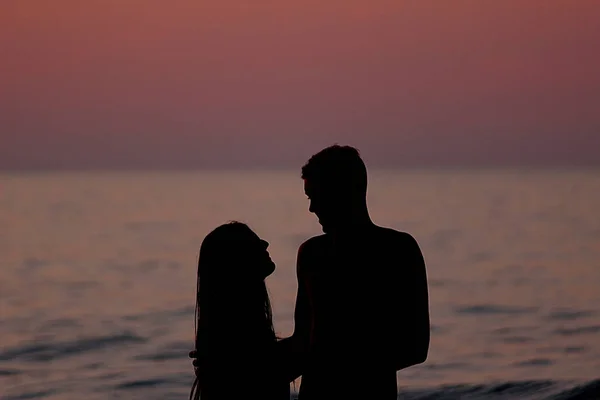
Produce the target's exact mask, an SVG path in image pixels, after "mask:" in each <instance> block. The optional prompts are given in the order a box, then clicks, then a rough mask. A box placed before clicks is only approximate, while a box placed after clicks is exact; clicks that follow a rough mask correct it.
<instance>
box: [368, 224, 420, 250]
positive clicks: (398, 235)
mask: <svg viewBox="0 0 600 400" xmlns="http://www.w3.org/2000/svg"><path fill="white" fill-rule="evenodd" d="M377 234H378V236H379V238H380V239H382V240H385V241H389V242H393V243H394V244H404V245H409V246H413V245H417V246H418V244H417V240H416V239H415V238H414V236H413V235H411V234H410V233H408V232H404V231H400V230H397V229H393V228H389V227H384V226H378V227H377Z"/></svg>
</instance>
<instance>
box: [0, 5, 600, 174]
mask: <svg viewBox="0 0 600 400" xmlns="http://www.w3.org/2000/svg"><path fill="white" fill-rule="evenodd" d="M334 142H339V143H348V144H352V145H355V146H357V147H358V148H359V149H360V150H361V152H362V153H363V154H364V156H365V159H367V160H368V161H369V163H370V165H382V166H430V165H431V166H438V165H502V164H508V165H515V164H525V165H540V164H544V165H578V164H596V165H600V1H597V0H561V1H556V0H543V1H542V0H517V1H506V0H503V1H482V0H471V1H463V0H453V1H434V0H430V1H427V0H411V1H402V0H370V1H357V0H320V1H317V0H302V1H286V0H271V1H261V0H257V1H247V0H218V1H217V0H169V1H167V0H84V1H82V0H52V1H48V0H2V1H1V4H0V143H1V146H0V169H5V170H6V169H32V168H33V169H46V168H49V169H50V168H69V169H70V168H74V169H77V168H204V167H217V168H220V167H227V168H236V167H251V166H256V167H273V166H285V167H287V166H292V167H293V166H299V165H300V164H301V163H303V162H304V161H305V160H306V159H307V158H308V157H309V156H310V155H311V154H312V153H314V152H316V151H317V150H319V149H320V148H322V147H324V146H326V145H329V144H332V143H334Z"/></svg>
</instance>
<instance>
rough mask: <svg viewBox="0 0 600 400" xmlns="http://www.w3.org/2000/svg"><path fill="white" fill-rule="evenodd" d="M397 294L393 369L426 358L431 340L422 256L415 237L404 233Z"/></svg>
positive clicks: (419, 362) (425, 275)
mask: <svg viewBox="0 0 600 400" xmlns="http://www.w3.org/2000/svg"><path fill="white" fill-rule="evenodd" d="M402 248H403V253H404V254H401V255H400V258H401V261H400V264H401V265H398V268H399V269H400V271H401V272H400V274H401V276H400V280H401V281H400V282H399V283H400V287H401V290H398V294H399V296H396V301H397V304H396V307H397V310H398V312H399V313H400V320H399V321H397V323H396V324H395V326H396V329H397V332H396V333H397V337H398V338H399V339H400V340H399V341H396V342H395V343H397V344H398V346H396V347H395V350H396V351H395V354H394V365H395V368H396V371H400V370H401V369H404V368H408V367H411V366H413V365H416V364H421V363H423V362H425V360H426V359H427V354H428V352H429V340H430V322H429V291H428V288H427V272H426V268H425V260H424V259H423V254H422V253H421V249H420V248H419V245H418V243H417V241H416V240H415V239H414V238H413V237H412V236H410V235H408V234H406V238H405V245H404V246H403V247H402Z"/></svg>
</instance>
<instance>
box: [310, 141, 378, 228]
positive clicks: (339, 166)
mask: <svg viewBox="0 0 600 400" xmlns="http://www.w3.org/2000/svg"><path fill="white" fill-rule="evenodd" d="M302 179H304V192H305V193H306V195H307V196H308V198H309V199H310V208H309V211H310V212H312V213H314V214H315V215H316V216H317V217H318V218H319V223H320V224H321V225H322V226H323V231H324V232H330V231H334V230H336V229H338V228H341V227H343V226H346V225H349V224H352V223H353V222H354V221H353V219H355V218H357V217H363V216H364V215H365V214H366V198H367V168H366V166H365V163H364V162H363V160H362V159H361V157H360V153H359V152H358V150H357V149H355V148H354V147H351V146H340V145H333V146H330V147H327V148H325V149H323V150H321V151H320V152H318V153H317V154H315V155H313V156H312V157H311V158H310V159H309V160H308V162H307V163H306V164H305V165H304V166H303V167H302Z"/></svg>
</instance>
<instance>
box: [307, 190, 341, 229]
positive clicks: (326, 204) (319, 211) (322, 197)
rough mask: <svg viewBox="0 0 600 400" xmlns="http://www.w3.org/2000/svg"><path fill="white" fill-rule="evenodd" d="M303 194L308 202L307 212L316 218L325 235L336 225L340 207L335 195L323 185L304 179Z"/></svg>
mask: <svg viewBox="0 0 600 400" xmlns="http://www.w3.org/2000/svg"><path fill="white" fill-rule="evenodd" d="M304 193H305V194H306V196H307V197H308V200H309V202H310V205H309V208H308V211H310V212H311V213H313V214H315V215H316V216H317V218H318V219H319V224H321V227H322V228H323V232H325V233H327V232H329V231H331V230H332V228H334V227H335V226H337V225H338V220H339V218H340V214H341V213H340V211H341V207H340V204H338V203H339V202H337V201H336V196H335V193H334V192H333V191H332V190H330V189H329V188H328V187H327V185H326V184H325V183H323V182H319V181H315V180H308V179H304Z"/></svg>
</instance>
